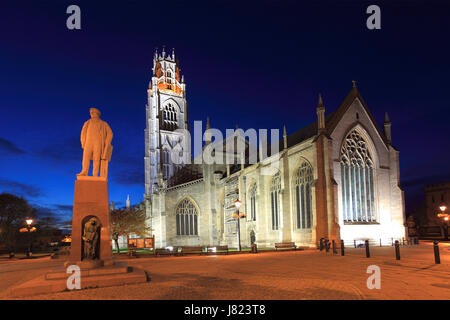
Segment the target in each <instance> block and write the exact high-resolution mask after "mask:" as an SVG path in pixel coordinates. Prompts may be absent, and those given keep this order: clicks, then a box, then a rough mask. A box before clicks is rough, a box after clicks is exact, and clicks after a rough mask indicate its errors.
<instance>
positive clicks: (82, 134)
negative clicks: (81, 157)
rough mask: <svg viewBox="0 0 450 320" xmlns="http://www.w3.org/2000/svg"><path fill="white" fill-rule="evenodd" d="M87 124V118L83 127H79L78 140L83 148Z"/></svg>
mask: <svg viewBox="0 0 450 320" xmlns="http://www.w3.org/2000/svg"><path fill="white" fill-rule="evenodd" d="M88 125H89V120H88V121H86V122H85V123H84V125H83V128H82V129H81V137H80V140H81V148H83V149H84V145H85V144H86V134H87V128H88Z"/></svg>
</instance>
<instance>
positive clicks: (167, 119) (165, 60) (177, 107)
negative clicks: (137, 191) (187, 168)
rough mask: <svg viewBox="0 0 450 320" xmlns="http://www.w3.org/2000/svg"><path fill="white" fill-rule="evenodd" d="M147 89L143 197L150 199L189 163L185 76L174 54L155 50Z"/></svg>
mask: <svg viewBox="0 0 450 320" xmlns="http://www.w3.org/2000/svg"><path fill="white" fill-rule="evenodd" d="M152 71H153V75H152V79H151V81H150V84H149V88H148V90H147V94H148V103H147V105H146V121H147V126H146V129H145V158H144V159H145V194H146V196H147V197H149V196H150V195H151V194H152V193H154V192H155V191H157V190H158V189H159V188H161V187H165V186H166V183H167V180H168V179H169V178H170V177H171V176H172V175H173V174H174V173H176V172H177V171H178V170H180V169H181V167H182V166H183V165H184V164H186V163H187V162H188V161H190V157H191V153H190V136H189V125H188V113H187V111H188V105H187V101H186V85H185V83H184V76H181V78H180V66H179V62H178V59H175V51H174V50H173V49H172V54H171V55H166V52H165V50H164V47H163V50H162V53H161V54H158V50H156V51H155V55H154V57H153V68H152Z"/></svg>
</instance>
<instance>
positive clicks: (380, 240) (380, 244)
mask: <svg viewBox="0 0 450 320" xmlns="http://www.w3.org/2000/svg"><path fill="white" fill-rule="evenodd" d="M380 247H381V238H380Z"/></svg>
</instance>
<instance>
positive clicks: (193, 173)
mask: <svg viewBox="0 0 450 320" xmlns="http://www.w3.org/2000/svg"><path fill="white" fill-rule="evenodd" d="M201 178H203V171H202V167H201V165H198V164H187V165H185V166H184V167H182V168H181V169H180V171H178V172H176V173H175V174H174V175H173V176H172V177H170V178H169V179H168V180H167V187H173V186H177V185H180V184H183V183H187V182H191V181H194V180H198V179H201Z"/></svg>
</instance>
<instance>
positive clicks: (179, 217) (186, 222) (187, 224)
mask: <svg viewBox="0 0 450 320" xmlns="http://www.w3.org/2000/svg"><path fill="white" fill-rule="evenodd" d="M176 228H177V235H179V236H180V235H187V236H193V235H195V236H196V235H198V213H197V210H196V209H195V206H194V204H193V203H192V201H190V200H189V199H184V200H183V201H181V202H180V204H179V205H178V207H177V209H176Z"/></svg>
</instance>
